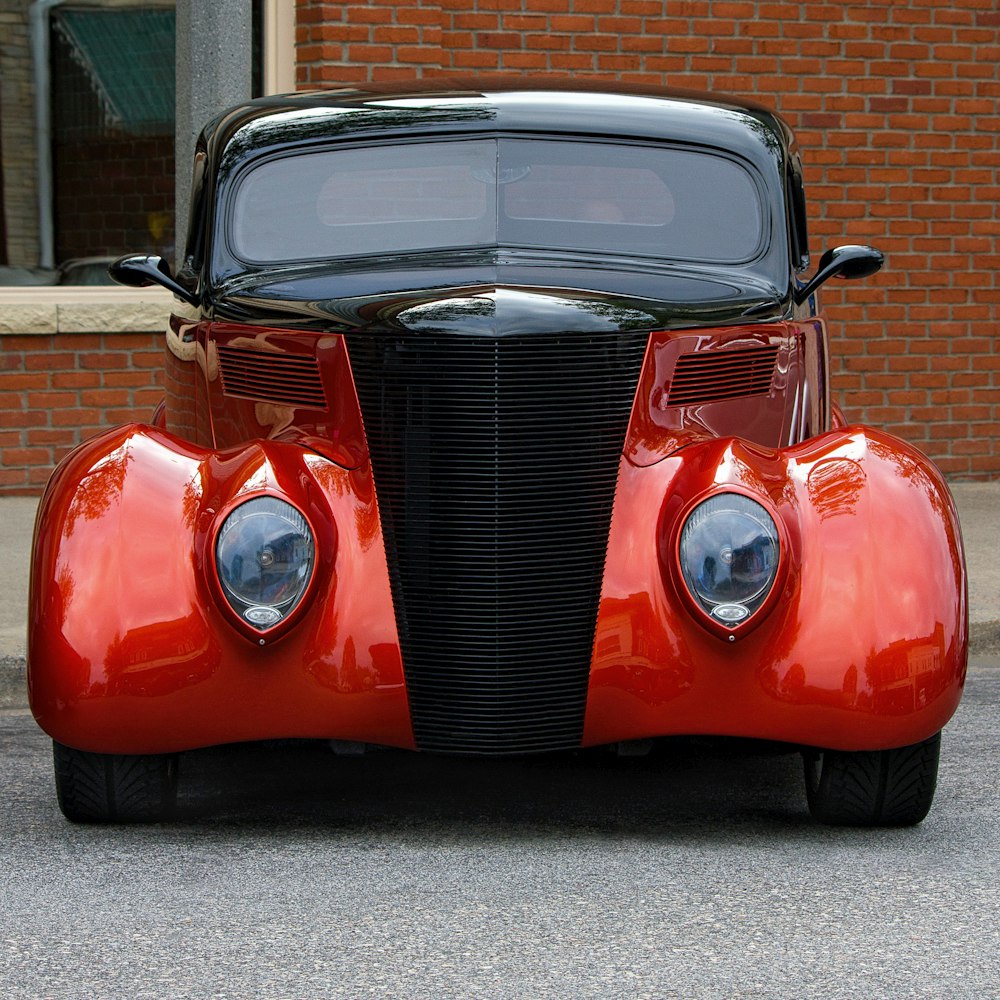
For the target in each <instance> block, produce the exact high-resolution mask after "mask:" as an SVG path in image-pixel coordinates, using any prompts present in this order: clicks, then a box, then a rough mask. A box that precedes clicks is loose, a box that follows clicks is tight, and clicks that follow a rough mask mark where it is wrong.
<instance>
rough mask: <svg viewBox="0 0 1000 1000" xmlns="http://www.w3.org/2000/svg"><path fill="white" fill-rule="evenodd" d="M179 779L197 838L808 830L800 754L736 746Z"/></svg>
mask: <svg viewBox="0 0 1000 1000" xmlns="http://www.w3.org/2000/svg"><path fill="white" fill-rule="evenodd" d="M180 775H181V778H180V789H181V791H180V796H179V801H178V814H177V817H176V821H177V822H180V823H188V824H193V825H197V826H202V825H209V826H212V827H219V826H223V827H227V826H234V827H263V828H267V829H270V830H274V829H276V828H280V829H284V830H287V831H292V830H295V829H302V830H316V829H320V828H322V829H327V830H340V831H343V832H345V833H347V832H351V831H361V830H369V831H372V830H382V831H389V830H399V829H404V828H405V829H408V830H419V829H421V828H424V829H426V830H428V831H430V830H434V831H436V832H438V833H440V832H442V831H446V832H448V833H450V834H452V835H454V836H457V837H463V836H469V837H474V836H477V835H479V834H480V833H481V832H482V831H483V830H484V829H489V830H490V831H491V833H493V834H494V835H495V834H496V833H498V832H507V833H509V835H510V836H512V837H530V836H533V835H535V834H538V833H542V832H546V831H551V830H559V831H560V832H562V833H567V832H579V833H581V834H583V833H589V834H595V835H601V834H609V833H615V832H628V833H629V834H633V835H634V834H643V833H645V834H650V835H655V834H663V833H664V832H666V831H671V832H672V833H674V834H681V835H683V833H684V831H685V830H692V831H694V830H697V832H698V835H699V836H704V833H705V830H706V828H707V829H709V830H710V829H712V828H714V827H718V828H719V829H720V830H721V829H722V828H723V827H725V828H727V829H728V830H729V831H730V832H731V828H732V826H733V824H734V823H736V824H750V825H753V826H755V827H756V826H760V825H761V824H764V825H767V826H777V827H789V826H793V827H794V826H800V825H810V826H811V825H812V823H811V820H810V819H809V817H808V814H807V811H806V805H805V791H804V785H803V776H802V761H801V757H800V756H799V754H798V753H796V752H794V751H793V750H790V749H789V748H775V747H771V746H769V745H765V744H759V745H758V744H748V743H746V742H745V741H709V740H668V741H663V742H662V743H660V744H658V745H657V746H655V747H654V748H653V750H652V752H651V753H650V754H648V755H647V756H644V757H618V756H617V755H616V754H614V753H612V752H610V751H607V750H603V749H602V750H593V751H582V752H578V753H572V754H558V755H544V756H537V757H519V758H508V759H497V758H473V757H447V756H437V755H432V754H416V753H411V752H406V751H397V750H374V751H369V752H367V753H365V754H364V755H361V756H349V755H340V754H334V753H333V752H332V751H331V750H330V749H329V747H328V746H327V745H326V744H325V743H279V744H275V743H267V744H244V745H238V746H230V747H217V748H213V749H210V750H200V751H194V752H191V753H187V754H183V755H182V757H181V761H180Z"/></svg>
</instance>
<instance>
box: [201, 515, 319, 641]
mask: <svg viewBox="0 0 1000 1000" xmlns="http://www.w3.org/2000/svg"><path fill="white" fill-rule="evenodd" d="M313 561H314V545H313V537H312V532H311V531H310V530H309V525H308V524H307V523H306V519H305V518H304V517H303V516H302V514H301V513H299V511H297V510H296V509H295V508H294V507H293V506H292V505H291V504H290V503H286V502H285V501H284V500H279V499H278V498H277V497H256V498H254V499H253V500H248V501H247V502H246V503H244V504H241V505H240V506H239V507H237V508H236V509H235V510H234V511H233V512H232V513H231V514H230V515H229V517H227V518H226V520H225V521H224V522H223V525H222V529H221V530H220V531H219V537H218V540H217V541H216V544H215V565H216V568H217V569H218V573H219V580H220V582H221V583H222V589H223V592H224V593H225V595H226V600H228V601H229V603H230V604H231V605H232V607H233V609H234V610H235V611H236V612H237V613H238V614H239V615H240V616H241V617H242V618H243V619H244V620H245V621H247V622H249V623H250V624H251V625H252V626H254V628H257V629H260V630H261V631H263V630H264V629H267V628H270V627H271V626H272V625H276V624H277V623H278V622H279V621H281V620H282V618H284V617H286V616H287V615H288V613H289V612H290V611H291V610H292V608H294V607H295V605H296V604H297V603H298V601H299V599H300V598H301V597H302V595H303V593H305V589H306V586H307V585H308V583H309V577H310V575H311V574H312V567H313Z"/></svg>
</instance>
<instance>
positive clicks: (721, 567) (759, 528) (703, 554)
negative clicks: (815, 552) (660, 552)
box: [680, 493, 779, 628]
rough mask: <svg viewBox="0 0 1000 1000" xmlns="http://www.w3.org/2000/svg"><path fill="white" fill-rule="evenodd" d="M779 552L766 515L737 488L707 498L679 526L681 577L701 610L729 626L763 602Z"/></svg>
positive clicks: (770, 583)
mask: <svg viewBox="0 0 1000 1000" xmlns="http://www.w3.org/2000/svg"><path fill="white" fill-rule="evenodd" d="M778 552H779V546H778V529H777V528H776V527H775V524H774V521H773V520H772V519H771V516H770V514H768V512H767V511H766V510H765V509H764V508H763V507H762V506H761V505H760V504H759V503H757V502H756V501H754V500H751V499H750V498H749V497H745V496H743V495H742V494H739V493H718V494H716V495H715V496H713V497H709V499H708V500H705V501H704V502H702V503H700V504H699V505H698V506H697V507H695V509H694V510H693V511H691V513H690V514H689V515H688V519H687V521H685V523H684V527H683V528H682V529H681V537H680V563H681V572H682V574H683V576H684V582H685V584H686V585H687V588H688V590H689V591H690V592H691V594H692V596H693V597H694V598H695V600H697V602H698V603H699V604H700V605H701V606H702V607H703V608H704V609H705V611H707V612H708V613H709V614H710V615H711V616H712V617H713V618H715V619H716V620H717V621H719V622H721V623H722V624H723V625H726V626H728V627H730V628H734V627H735V626H737V625H739V624H740V622H742V621H744V620H745V619H746V618H748V617H749V616H750V615H752V614H753V613H754V612H755V611H756V610H757V609H758V608H759V607H760V606H761V605H762V604H763V603H764V600H765V599H766V598H767V595H768V593H769V592H770V590H771V587H772V585H773V584H774V578H775V575H776V574H777V572H778Z"/></svg>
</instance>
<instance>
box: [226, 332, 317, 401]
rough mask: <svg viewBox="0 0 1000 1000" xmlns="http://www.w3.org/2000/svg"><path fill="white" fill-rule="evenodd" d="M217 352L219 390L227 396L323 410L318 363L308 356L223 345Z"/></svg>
mask: <svg viewBox="0 0 1000 1000" xmlns="http://www.w3.org/2000/svg"><path fill="white" fill-rule="evenodd" d="M218 351H219V371H220V372H221V374H222V390H223V392H225V394H226V395H227V396H239V397H241V398H242V399H253V400H257V401H258V402H262V403H277V404H279V405H282V406H294V407H309V408H311V409H319V410H324V409H326V407H327V402H326V393H325V392H324V391H323V380H322V378H321V377H320V373H319V364H318V363H317V361H316V358H315V357H313V356H312V355H308V354H276V353H272V352H270V351H255V350H251V349H248V348H245V347H233V346H231V345H226V344H219V345H218Z"/></svg>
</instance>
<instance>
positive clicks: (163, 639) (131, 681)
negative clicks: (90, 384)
mask: <svg viewBox="0 0 1000 1000" xmlns="http://www.w3.org/2000/svg"><path fill="white" fill-rule="evenodd" d="M262 493H267V494H274V495H277V496H281V497H283V498H285V499H287V500H288V501H289V502H291V503H293V504H294V505H295V506H297V507H299V508H300V509H301V510H302V511H304V512H305V513H306V514H307V516H308V519H309V521H310V523H312V524H313V525H314V526H316V527H317V529H318V531H320V532H321V535H320V537H319V538H318V539H317V542H318V544H317V554H318V557H319V558H318V563H317V566H316V569H315V581H314V583H315V593H314V594H313V595H311V599H310V600H309V602H308V604H307V606H305V607H303V608H302V612H301V616H300V617H299V621H298V623H297V624H296V625H295V627H294V628H292V629H290V630H289V631H288V633H287V634H285V635H284V636H282V637H280V638H278V639H276V640H274V641H273V642H272V641H271V640H270V639H268V638H267V637H264V638H265V643H264V645H260V644H259V639H256V638H254V637H252V636H249V635H248V634H247V633H246V631H245V630H239V629H237V628H234V627H233V624H232V623H231V621H230V620H229V619H228V617H227V614H226V613H225V612H224V611H223V610H221V608H220V599H218V598H217V595H216V594H215V592H214V587H213V586H212V583H211V578H212V575H213V574H214V567H212V556H211V539H212V538H213V537H214V533H215V530H216V528H217V525H218V523H219V519H220V518H221V517H224V516H225V514H226V512H227V511H228V510H229V509H230V508H231V506H232V505H233V504H234V503H236V502H238V501H239V500H241V499H245V498H249V497H251V496H254V495H259V494H262ZM40 516H41V517H42V518H43V520H44V523H45V524H46V531H45V532H41V533H39V535H38V537H37V538H36V542H35V552H34V572H33V577H32V596H31V607H32V609H33V614H32V618H31V621H30V623H29V658H30V663H31V665H32V666H31V669H30V671H29V693H30V699H31V706H32V710H33V711H34V713H35V716H36V718H37V719H38V721H39V724H40V725H41V726H42V728H44V729H45V730H46V732H48V733H49V734H50V735H52V736H53V737H54V738H55V739H56V740H58V741H60V742H62V743H66V744H68V745H70V746H75V747H78V748H80V749H86V750H97V751H101V752H107V753H165V752H171V751H176V750H184V749H189V748H192V747H199V746H208V745H212V744H217V743H225V742H233V741H239V740H249V739H264V738H268V737H328V736H333V735H336V736H338V737H339V738H342V739H348V740H366V741H370V742H375V743H384V744H388V745H394V746H403V747H409V746H412V745H413V736H412V731H411V727H410V721H409V710H408V705H407V698H406V692H405V687H404V684H403V673H402V664H401V661H400V656H399V643H398V638H397V635H396V626H395V620H394V618H393V614H392V602H391V598H390V595H389V585H388V572H387V569H386V562H385V552H384V548H383V543H382V535H381V528H380V525H379V520H378V514H377V510H376V506H375V495H374V489H373V486H372V480H371V474H370V472H369V471H368V470H347V469H343V468H340V467H338V466H336V465H335V464H333V463H332V462H330V461H329V460H327V459H325V458H323V457H321V456H318V455H316V454H313V453H310V452H308V451H306V450H304V449H302V448H301V447H299V446H297V445H290V444H282V443H278V442H255V443H251V444H248V445H245V446H244V447H242V448H238V449H234V450H230V451H218V452H216V451H209V450H206V449H201V448H198V447H197V446H193V445H189V444H186V443H185V442H183V441H181V440H180V439H178V438H176V437H174V436H173V435H171V434H169V433H166V432H164V431H160V430H157V429H155V428H152V427H149V426H145V425H130V426H127V427H122V428H117V429H115V430H113V431H110V432H108V433H107V434H104V435H102V436H101V437H98V438H95V439H94V440H93V441H91V442H88V443H87V444H86V445H84V446H83V447H82V448H80V449H79V450H78V451H77V452H76V453H75V454H74V456H73V457H72V459H71V460H70V461H69V462H68V463H66V464H65V465H63V466H61V467H60V469H59V471H58V472H57V473H56V475H55V476H54V477H53V480H52V482H51V484H50V487H49V489H48V491H47V493H46V495H45V497H44V498H43V501H42V506H41V512H40ZM334 532H335V533H336V535H337V536H338V537H339V541H338V544H336V545H333V544H332V540H333V539H332V536H333V534H334Z"/></svg>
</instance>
